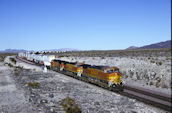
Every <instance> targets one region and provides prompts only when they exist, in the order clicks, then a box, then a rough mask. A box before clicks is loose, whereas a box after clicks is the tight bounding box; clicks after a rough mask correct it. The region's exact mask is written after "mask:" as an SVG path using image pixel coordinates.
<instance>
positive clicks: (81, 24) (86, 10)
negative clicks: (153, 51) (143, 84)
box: [0, 0, 171, 50]
mask: <svg viewBox="0 0 172 113" xmlns="http://www.w3.org/2000/svg"><path fill="white" fill-rule="evenodd" d="M166 40H171V1H170V0H0V42H1V43H0V50H4V49H9V48H11V49H26V50H49V49H59V48H75V49H79V50H121V49H126V48H128V47H129V46H138V47H140V46H144V45H149V44H152V43H157V42H161V41H166Z"/></svg>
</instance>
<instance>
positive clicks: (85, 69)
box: [18, 53, 124, 91]
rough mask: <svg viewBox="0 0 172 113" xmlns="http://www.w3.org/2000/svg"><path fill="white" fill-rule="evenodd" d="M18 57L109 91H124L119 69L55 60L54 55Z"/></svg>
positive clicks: (25, 55) (21, 54)
mask: <svg viewBox="0 0 172 113" xmlns="http://www.w3.org/2000/svg"><path fill="white" fill-rule="evenodd" d="M18 57H20V58H23V59H25V60H29V61H32V62H34V63H36V64H38V65H44V66H46V67H47V68H48V69H52V70H54V71H58V72H60V73H63V74H67V75H70V76H72V77H74V78H77V79H80V80H83V81H86V82H89V83H92V84H96V85H98V86H101V87H104V88H107V89H109V90H113V91H123V89H124V86H123V83H122V80H121V78H122V73H121V72H120V71H119V68H118V67H110V66H102V65H99V66H97V65H90V64H85V63H80V62H67V61H63V60H58V59H55V56H54V55H43V54H30V53H19V54H18Z"/></svg>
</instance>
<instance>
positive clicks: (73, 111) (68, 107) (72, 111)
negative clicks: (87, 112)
mask: <svg viewBox="0 0 172 113" xmlns="http://www.w3.org/2000/svg"><path fill="white" fill-rule="evenodd" d="M60 105H61V106H62V107H63V109H64V110H65V111H66V113H81V109H80V108H79V107H78V104H77V103H76V102H75V100H74V99H72V98H70V97H66V98H64V99H62V100H61V102H60Z"/></svg>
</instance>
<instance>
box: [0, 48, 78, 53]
mask: <svg viewBox="0 0 172 113" xmlns="http://www.w3.org/2000/svg"><path fill="white" fill-rule="evenodd" d="M42 51H43V52H57V51H63V52H64V51H79V50H77V49H73V48H61V49H50V50H42ZM19 52H34V51H28V50H24V49H5V50H3V51H0V53H19Z"/></svg>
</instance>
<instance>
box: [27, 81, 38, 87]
mask: <svg viewBox="0 0 172 113" xmlns="http://www.w3.org/2000/svg"><path fill="white" fill-rule="evenodd" d="M27 85H28V87H33V88H38V87H39V83H38V82H33V83H31V82H29V83H28V84H27Z"/></svg>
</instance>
